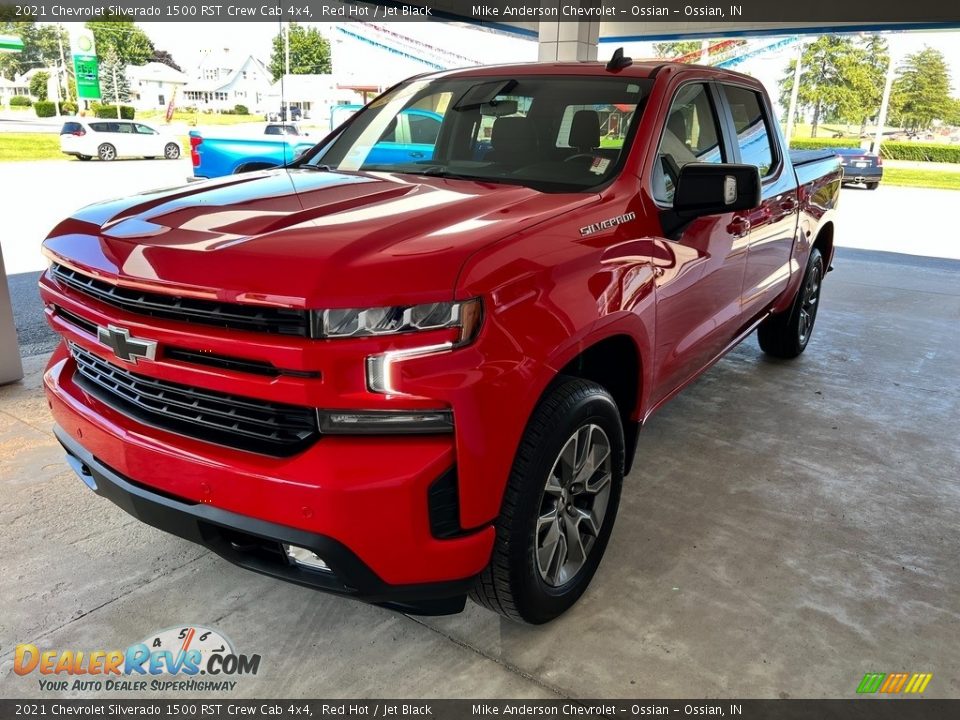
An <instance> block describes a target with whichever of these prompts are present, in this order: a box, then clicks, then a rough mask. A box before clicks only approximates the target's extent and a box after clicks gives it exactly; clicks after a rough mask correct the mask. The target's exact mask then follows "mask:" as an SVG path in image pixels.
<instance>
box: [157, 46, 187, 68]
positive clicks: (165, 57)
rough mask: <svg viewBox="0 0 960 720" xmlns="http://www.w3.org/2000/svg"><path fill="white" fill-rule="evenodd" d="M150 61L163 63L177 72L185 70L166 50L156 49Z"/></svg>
mask: <svg viewBox="0 0 960 720" xmlns="http://www.w3.org/2000/svg"><path fill="white" fill-rule="evenodd" d="M150 62H156V63H163V64H164V65H166V66H168V67H172V68H173V69H174V70H176V71H177V72H183V68H182V67H180V66H179V65H177V63H176V61H175V60H174V59H173V55H171V54H170V53H169V52H167V51H166V50H154V51H153V55H152V56H151V57H150Z"/></svg>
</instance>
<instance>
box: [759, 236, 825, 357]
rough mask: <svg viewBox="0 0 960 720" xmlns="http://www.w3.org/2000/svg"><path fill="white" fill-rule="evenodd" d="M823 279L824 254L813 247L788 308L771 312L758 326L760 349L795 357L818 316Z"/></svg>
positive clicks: (776, 354)
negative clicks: (800, 282)
mask: <svg viewBox="0 0 960 720" xmlns="http://www.w3.org/2000/svg"><path fill="white" fill-rule="evenodd" d="M822 283H823V256H822V255H821V254H820V251H819V250H817V249H816V248H813V249H812V250H811V251H810V258H809V259H808V260H807V270H806V273H805V274H804V277H803V283H802V284H801V285H800V287H799V288H798V289H797V295H796V297H795V298H794V300H793V304H792V305H791V306H790V310H788V311H786V312H782V313H778V314H776V315H771V316H770V317H768V318H767V319H766V320H764V321H763V322H762V323H760V327H759V328H757V339H758V340H759V341H760V349H761V350H763V351H764V352H765V353H767V354H768V355H772V356H774V357H778V358H787V359H789V358H795V357H797V356H798V355H799V354H800V353H802V352H803V351H804V350H805V349H806V347H807V343H808V342H810V335H811V334H812V333H813V324H814V322H815V321H816V319H817V310H818V309H819V307H820V286H821V284H822Z"/></svg>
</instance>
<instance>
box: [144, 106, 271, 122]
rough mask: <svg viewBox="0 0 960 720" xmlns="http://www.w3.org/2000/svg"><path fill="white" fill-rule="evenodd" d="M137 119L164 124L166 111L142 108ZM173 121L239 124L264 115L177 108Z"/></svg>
mask: <svg viewBox="0 0 960 720" xmlns="http://www.w3.org/2000/svg"><path fill="white" fill-rule="evenodd" d="M137 119H138V120H146V121H153V122H154V123H160V124H162V123H163V122H165V111H163V110H141V111H138V112H137ZM171 122H185V123H187V124H188V125H237V124H239V123H250V122H263V115H221V114H220V113H195V112H185V111H183V110H175V111H174V112H173V119H172V121H171Z"/></svg>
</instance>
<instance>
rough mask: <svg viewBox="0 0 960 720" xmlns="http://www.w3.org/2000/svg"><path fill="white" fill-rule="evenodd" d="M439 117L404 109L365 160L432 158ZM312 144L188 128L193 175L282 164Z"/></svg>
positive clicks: (294, 137)
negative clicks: (213, 133) (209, 132)
mask: <svg viewBox="0 0 960 720" xmlns="http://www.w3.org/2000/svg"><path fill="white" fill-rule="evenodd" d="M346 107H349V106H346ZM349 109H351V110H355V109H359V108H352V107H350V108H349ZM442 119H443V118H442V116H441V115H438V114H437V113H435V112H431V111H429V110H418V109H412V108H411V109H409V110H405V111H404V112H402V113H400V114H399V115H398V116H397V118H396V120H395V121H394V122H393V123H391V124H390V126H389V127H387V128H386V129H385V130H384V132H383V134H382V135H381V136H380V140H379V141H378V142H377V144H376V145H374V146H373V149H372V150H371V154H370V155H369V156H368V160H367V161H368V162H370V163H384V164H392V163H402V162H417V161H419V160H429V159H430V158H432V157H433V147H434V145H435V144H436V142H437V135H438V134H439V132H440V122H441V120H442ZM313 144H314V143H313V142H311V141H310V140H308V139H307V138H305V137H304V136H302V135H261V136H256V137H244V136H227V135H223V136H219V137H213V136H209V135H205V134H203V133H202V132H200V131H199V130H191V131H190V159H191V160H192V161H193V178H194V179H197V180H200V179H207V178H215V177H221V176H223V175H233V174H234V173H242V172H251V171H253V170H263V169H265V168H271V167H278V166H281V165H286V164H287V163H289V162H291V161H292V160H293V159H294V158H296V157H297V156H298V155H300V154H301V153H302V152H304V151H305V150H308V149H309V148H311V147H313Z"/></svg>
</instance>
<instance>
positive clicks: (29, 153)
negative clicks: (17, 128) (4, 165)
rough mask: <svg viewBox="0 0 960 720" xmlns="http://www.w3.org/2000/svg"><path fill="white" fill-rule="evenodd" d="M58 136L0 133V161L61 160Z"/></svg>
mask: <svg viewBox="0 0 960 720" xmlns="http://www.w3.org/2000/svg"><path fill="white" fill-rule="evenodd" d="M66 157H67V156H66V155H64V154H63V153H62V152H60V136H59V135H54V134H53V133H50V134H47V133H0V161H10V160H62V159H64V158H66Z"/></svg>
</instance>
